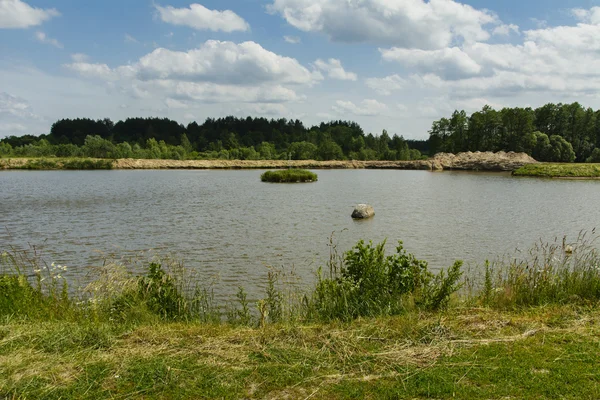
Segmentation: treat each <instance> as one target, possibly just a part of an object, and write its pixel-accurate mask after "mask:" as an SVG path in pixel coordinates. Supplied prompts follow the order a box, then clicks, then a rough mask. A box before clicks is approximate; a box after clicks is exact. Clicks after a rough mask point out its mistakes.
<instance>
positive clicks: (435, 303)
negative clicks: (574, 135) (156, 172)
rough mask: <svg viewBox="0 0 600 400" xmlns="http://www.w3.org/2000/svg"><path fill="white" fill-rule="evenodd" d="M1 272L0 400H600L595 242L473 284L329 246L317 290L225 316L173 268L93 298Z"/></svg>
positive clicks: (157, 269)
mask: <svg viewBox="0 0 600 400" xmlns="http://www.w3.org/2000/svg"><path fill="white" fill-rule="evenodd" d="M332 243H333V240H332ZM0 260H1V261H2V265H3V266H4V268H5V270H4V273H5V275H3V278H2V279H3V280H2V281H1V282H0V285H4V286H3V287H2V290H0V398H2V397H3V396H4V397H7V398H11V399H12V398H15V399H20V398H43V399H59V398H83V399H85V398H95V399H97V398H115V397H116V398H157V399H158V398H226V399H228V398H230V399H240V398H260V399H264V398H266V399H279V398H291V399H296V398H298V399H306V398H310V399H353V398H372V399H380V398H382V399H386V398H389V399H397V398H466V399H478V398H540V399H541V398H573V399H580V398H598V397H600V351H599V350H600V308H599V307H598V305H599V300H600V267H599V264H600V262H599V261H600V256H599V254H598V250H597V245H596V237H595V233H594V232H592V234H591V235H585V234H582V235H580V237H579V238H578V239H577V240H576V241H575V242H573V243H567V242H566V241H561V240H557V241H556V242H553V243H540V244H539V245H536V246H534V247H533V248H532V249H531V250H530V252H529V253H528V254H526V255H525V256H523V257H522V259H520V260H515V259H510V260H508V261H506V262H504V261H502V260H500V261H497V262H494V263H490V264H487V266H486V268H485V272H484V273H483V275H482V277H481V278H480V279H475V278H473V277H472V276H468V277H466V279H465V280H464V281H462V282H461V281H459V278H460V275H459V274H458V273H457V271H459V270H460V263H457V264H455V265H454V266H452V267H451V268H449V269H448V271H447V272H446V273H444V274H441V273H440V274H437V275H433V274H432V273H431V272H429V271H428V269H427V264H426V263H425V262H424V261H422V260H418V259H417V258H416V257H414V256H413V255H411V254H409V253H407V252H406V251H405V250H404V249H403V248H402V245H401V244H400V245H399V246H398V247H397V248H396V251H395V252H391V253H386V252H385V245H384V244H380V245H373V244H371V243H369V244H365V243H363V242H361V243H358V244H357V245H356V246H355V247H354V248H353V249H351V250H350V251H348V252H346V253H345V254H343V255H339V254H337V251H336V250H335V246H332V254H331V257H330V260H329V262H328V265H327V266H328V268H327V269H326V270H325V271H321V272H320V274H319V275H318V279H317V282H316V284H315V287H314V288H313V289H312V290H309V291H308V292H306V291H302V290H300V289H298V288H297V287H288V286H285V285H283V283H284V281H285V279H284V278H285V277H284V276H282V275H281V274H280V273H279V272H278V271H276V270H271V271H270V272H269V273H268V275H267V277H266V279H267V289H266V291H265V297H264V298H263V299H262V300H259V301H258V302H256V303H254V302H250V301H248V299H247V296H246V295H245V292H244V290H243V289H242V288H240V292H239V293H238V296H237V299H236V301H235V302H233V303H231V304H230V305H229V306H227V307H219V305H217V304H215V301H214V296H212V292H211V290H210V288H199V286H194V285H192V284H191V283H192V282H194V280H195V278H194V277H193V276H192V275H190V273H191V272H190V271H188V270H186V269H185V268H184V267H183V266H182V265H181V263H178V262H173V261H172V260H168V259H167V260H163V262H162V263H158V262H153V263H150V264H149V265H148V266H147V272H146V274H145V275H143V276H135V275H133V274H131V273H129V272H127V270H126V267H127V266H125V265H120V264H119V263H109V264H107V265H106V266H105V268H103V269H102V270H101V272H100V275H99V276H98V277H97V279H96V280H94V281H93V282H92V283H91V284H90V285H88V286H86V287H85V288H83V290H81V291H76V290H73V289H69V288H67V287H66V286H65V285H64V279H63V278H62V274H63V273H64V270H65V267H62V266H59V265H53V264H51V265H46V264H44V263H43V261H42V260H41V259H40V258H39V257H38V256H37V255H36V254H32V253H31V252H28V251H21V250H14V249H10V250H8V251H5V252H2V253H1V254H0ZM8 269H11V270H12V274H9V273H8V272H9V271H8ZM459 286H462V287H463V289H462V291H461V292H456V290H457V289H458V287H459ZM377 288H379V290H376V289H377Z"/></svg>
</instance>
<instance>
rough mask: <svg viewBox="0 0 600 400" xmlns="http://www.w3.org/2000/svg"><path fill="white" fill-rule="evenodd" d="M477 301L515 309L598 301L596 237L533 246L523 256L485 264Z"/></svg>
mask: <svg viewBox="0 0 600 400" xmlns="http://www.w3.org/2000/svg"><path fill="white" fill-rule="evenodd" d="M477 297H478V299H479V300H480V301H481V302H482V303H484V304H485V305H489V306H492V307H498V308H516V307H524V306H538V305H544V304H553V303H556V304H562V303H569V302H581V301H584V302H590V301H591V302H596V301H598V300H600V254H599V253H598V237H597V236H596V235H595V231H592V233H591V235H588V234H586V233H580V234H579V236H578V238H577V240H576V241H575V242H573V243H568V242H567V239H566V238H563V239H562V240H559V239H555V241H554V242H552V243H543V242H538V243H536V244H535V245H534V246H533V247H532V248H531V249H529V251H528V252H527V253H526V254H525V256H523V257H521V258H518V259H517V258H514V259H510V260H500V261H496V262H494V263H491V264H490V263H487V264H486V268H485V276H484V278H483V286H482V288H481V291H480V293H479V294H478V295H477Z"/></svg>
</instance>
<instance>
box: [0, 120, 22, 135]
mask: <svg viewBox="0 0 600 400" xmlns="http://www.w3.org/2000/svg"><path fill="white" fill-rule="evenodd" d="M26 133H27V127H26V126H25V125H23V124H18V123H14V122H8V123H4V122H2V123H0V135H1V136H12V135H15V136H20V135H24V134H26Z"/></svg>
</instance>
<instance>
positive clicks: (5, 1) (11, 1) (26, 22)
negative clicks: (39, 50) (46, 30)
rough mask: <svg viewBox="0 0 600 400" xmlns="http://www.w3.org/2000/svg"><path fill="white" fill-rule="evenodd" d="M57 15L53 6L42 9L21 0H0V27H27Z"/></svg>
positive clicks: (39, 23)
mask: <svg viewBox="0 0 600 400" xmlns="http://www.w3.org/2000/svg"><path fill="white" fill-rule="evenodd" d="M59 15H60V13H59V12H58V11H56V10H55V9H54V8H50V9H45V10H44V9H41V8H35V7H31V6H30V5H29V4H27V3H25V2H23V1H21V0H0V29H19V28H21V29H22V28H29V27H32V26H37V25H41V24H42V23H43V22H44V21H47V20H49V19H50V18H52V17H57V16H59Z"/></svg>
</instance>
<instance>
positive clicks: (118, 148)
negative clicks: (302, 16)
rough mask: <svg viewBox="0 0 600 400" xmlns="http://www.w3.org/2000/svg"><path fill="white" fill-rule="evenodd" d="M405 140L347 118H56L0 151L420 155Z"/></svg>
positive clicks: (252, 156) (152, 155)
mask: <svg viewBox="0 0 600 400" xmlns="http://www.w3.org/2000/svg"><path fill="white" fill-rule="evenodd" d="M410 143H411V141H407V140H405V139H404V138H403V137H401V136H398V135H394V136H393V137H390V136H389V135H388V133H387V132H386V131H383V132H382V134H380V135H378V136H374V135H373V134H366V135H365V134H364V132H363V130H362V128H361V127H360V126H359V125H358V124H356V123H354V122H347V121H332V122H329V123H321V124H320V125H318V126H313V127H311V128H306V127H305V126H304V124H303V123H302V122H301V121H299V120H287V119H271V120H268V119H265V118H252V117H248V118H236V117H226V118H219V119H212V118H209V119H207V120H206V121H205V122H204V123H203V124H202V125H199V124H198V123H196V122H192V123H190V124H188V125H187V127H186V126H183V125H181V124H179V123H177V122H176V121H172V120H170V119H167V118H128V119H127V120H125V121H119V122H117V123H113V121H111V120H110V119H104V120H92V119H85V118H84V119H62V120H60V121H57V122H55V123H54V124H53V125H52V128H51V130H50V133H49V134H47V135H41V136H32V135H26V136H21V137H16V136H10V137H8V138H5V139H3V140H2V141H0V155H4V156H14V157H46V156H57V157H79V156H85V157H95V158H148V159H175V160H182V159H192V160H193V159H232V160H233V159H236V160H259V159H292V160H311V159H313V160H324V161H327V160H344V159H354V160H413V159H421V158H422V157H423V155H422V154H421V152H420V151H419V150H416V149H410V148H409V145H410Z"/></svg>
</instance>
